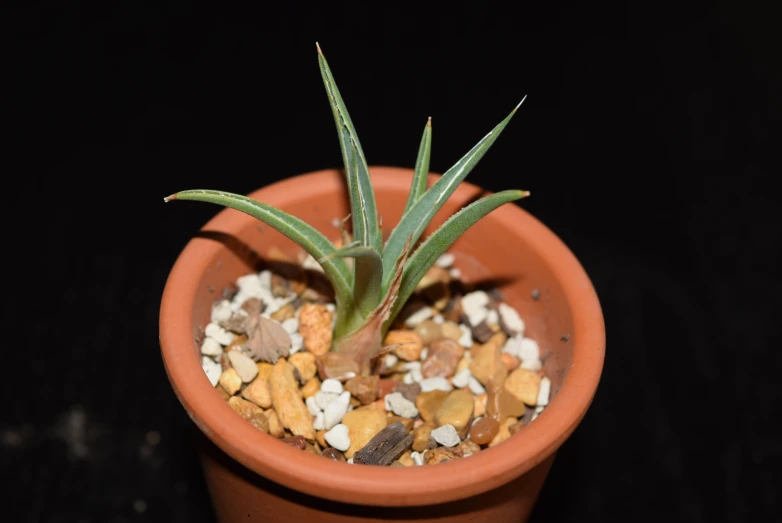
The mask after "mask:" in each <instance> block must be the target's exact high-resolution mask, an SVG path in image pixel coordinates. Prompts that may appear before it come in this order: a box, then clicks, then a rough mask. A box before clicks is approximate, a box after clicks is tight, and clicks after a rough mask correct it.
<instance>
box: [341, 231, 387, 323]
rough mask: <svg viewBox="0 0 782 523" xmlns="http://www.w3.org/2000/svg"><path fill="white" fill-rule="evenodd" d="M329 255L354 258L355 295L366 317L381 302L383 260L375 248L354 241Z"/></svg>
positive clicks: (357, 303) (360, 309)
mask: <svg viewBox="0 0 782 523" xmlns="http://www.w3.org/2000/svg"><path fill="white" fill-rule="evenodd" d="M329 257H340V258H354V259H355V282H354V284H353V297H354V299H355V301H356V305H357V306H358V308H359V311H360V312H361V314H362V316H363V317H364V318H366V317H368V316H369V315H370V314H371V313H372V311H373V310H375V308H376V307H377V305H378V303H380V284H381V283H382V281H383V262H382V261H381V259H380V255H379V254H378V252H377V251H376V250H375V249H372V248H370V247H364V246H363V245H359V243H358V242H354V243H352V244H351V245H347V246H345V247H342V248H341V249H338V250H337V251H336V252H334V253H332V254H331V255H330V256H329Z"/></svg>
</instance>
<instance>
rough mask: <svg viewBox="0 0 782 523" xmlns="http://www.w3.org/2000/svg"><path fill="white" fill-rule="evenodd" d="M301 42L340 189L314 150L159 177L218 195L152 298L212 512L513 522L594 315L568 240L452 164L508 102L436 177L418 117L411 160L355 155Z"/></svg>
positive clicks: (595, 358) (588, 344) (568, 417)
mask: <svg viewBox="0 0 782 523" xmlns="http://www.w3.org/2000/svg"><path fill="white" fill-rule="evenodd" d="M318 59H319V63H320V69H321V74H322V77H323V81H324V85H325V87H326V91H327V94H328V97H329V101H330V103H331V107H332V110H333V114H334V119H335V122H336V126H337V131H338V133H339V137H340V144H341V147H342V154H343V159H344V163H345V171H344V181H347V184H346V185H347V190H346V188H345V184H344V181H343V174H342V173H340V172H339V171H336V170H326V171H318V172H314V173H308V174H304V175H299V176H294V177H291V178H289V179H286V180H284V181H282V182H278V183H275V184H273V185H270V186H268V187H265V188H262V189H259V190H258V191H255V192H254V193H252V194H250V195H248V196H241V195H237V194H232V193H226V192H221V191H214V190H189V191H182V192H179V193H176V194H174V195H171V196H169V197H168V198H166V201H171V200H197V201H206V202H211V203H215V204H219V205H223V206H226V207H230V208H231V209H225V210H223V211H221V212H220V213H219V214H218V215H217V216H216V217H215V218H213V219H212V220H211V221H210V222H209V223H207V224H206V225H205V226H204V228H203V229H202V231H201V232H200V234H199V235H198V236H197V237H196V238H194V239H193V240H191V241H190V243H188V245H187V246H186V247H185V249H184V250H183V251H182V253H181V254H180V256H179V258H178V259H177V261H176V263H175V265H174V267H173V268H172V270H171V273H170V275H169V278H168V281H167V283H166V287H165V289H164V292H163V299H162V303H161V311H160V343H161V349H162V354H163V360H164V364H165V367H166V371H167V373H168V377H169V380H170V382H171V385H172V387H173V389H174V391H175V393H176V394H177V396H178V398H179V399H180V401H181V402H182V404H183V406H184V407H185V409H186V410H187V412H188V414H189V415H190V417H191V418H192V419H193V421H194V422H195V424H196V425H197V426H198V428H199V429H200V432H201V433H202V434H203V435H204V436H205V437H204V438H203V439H202V442H203V447H202V449H203V451H202V461H203V467H204V472H205V475H206V480H207V484H208V486H209V489H210V493H211V496H212V500H213V503H214V506H215V509H216V513H217V515H218V519H219V520H220V521H239V520H241V521H247V520H248V519H249V520H252V519H253V518H258V519H260V520H263V521H308V520H309V521H380V520H382V521H411V520H415V521H434V520H437V521H441V522H442V521H523V520H525V519H526V518H527V517H528V515H529V513H530V511H531V509H532V506H533V505H534V502H535V499H536V497H537V494H538V492H539V490H540V488H541V486H542V483H543V480H544V479H545V476H546V474H547V472H548V469H549V467H550V466H551V464H552V461H553V459H554V455H555V452H556V450H557V448H558V447H559V446H560V445H561V444H562V443H563V442H564V441H565V440H566V439H567V438H568V437H569V435H570V434H571V433H572V431H573V430H574V429H575V427H576V426H577V425H578V423H579V422H580V420H581V418H582V417H583V416H584V414H585V412H586V410H587V408H588V406H589V404H590V402H591V400H592V397H593V395H594V393H595V390H596V388H597V383H598V381H599V377H600V373H601V370H602V363H603V357H604V344H605V334H604V326H603V318H602V314H601V310H600V306H599V302H598V300H597V296H596V294H595V292H594V289H593V287H592V285H591V283H590V282H589V279H588V277H587V275H586V274H585V273H584V270H583V268H582V267H581V266H580V264H579V263H578V261H577V260H576V259H575V257H574V256H573V254H572V253H571V252H570V251H569V250H568V249H567V247H566V246H565V245H564V244H563V243H562V242H561V241H560V240H559V239H558V238H557V237H556V236H555V235H554V234H553V233H552V232H551V231H549V230H548V229H547V228H546V227H545V226H544V225H543V224H541V223H540V222H538V221H537V220H535V219H534V218H533V217H532V216H531V215H529V214H528V213H526V212H524V211H523V210H522V209H521V208H519V207H517V206H515V205H504V204H506V203H509V202H512V201H514V200H517V199H519V198H521V197H523V196H526V195H527V193H525V192H523V191H503V192H500V193H496V194H489V195H485V196H483V197H479V196H481V195H482V194H485V191H482V190H481V189H480V188H478V187H476V186H474V185H471V184H469V183H466V182H463V180H464V178H465V177H466V176H467V174H468V173H469V172H470V171H471V170H472V168H473V167H474V166H475V164H476V163H477V162H478V161H479V160H480V158H481V157H482V156H483V154H484V153H485V152H486V150H487V149H488V148H489V147H490V146H491V145H492V143H493V142H494V141H495V140H496V139H497V137H498V136H499V134H500V133H501V132H502V130H503V129H504V128H505V126H506V125H507V124H508V122H509V121H510V119H511V117H512V116H513V114H514V113H515V111H516V109H514V110H513V112H512V113H511V114H510V115H509V116H508V117H507V118H506V119H505V120H503V121H502V122H501V123H500V124H499V125H497V126H496V127H495V128H494V129H493V130H492V131H491V132H490V133H489V134H487V135H486V136H485V137H484V138H483V139H482V140H481V141H480V142H478V144H477V145H476V146H475V147H473V148H472V149H471V150H470V151H469V152H468V153H467V154H466V155H465V156H464V157H463V158H462V159H461V160H459V161H458V162H457V163H456V164H455V165H454V166H453V167H452V168H451V169H449V170H448V171H447V172H445V173H444V174H443V175H442V176H437V175H434V174H429V173H428V166H429V155H430V145H431V122H427V125H426V127H425V130H424V135H423V138H422V140H421V146H420V150H419V154H418V158H417V161H416V165H415V168H414V169H401V168H392V167H372V168H370V167H369V166H368V165H367V162H366V159H365V157H364V153H363V151H362V149H361V145H360V143H359V141H358V138H357V136H356V132H355V129H354V128H353V124H352V122H351V120H350V117H349V115H348V112H347V110H346V108H345V105H344V103H343V101H342V98H341V96H340V93H339V91H338V89H337V86H336V83H335V82H334V78H333V76H332V74H331V71H330V69H329V67H328V64H327V62H326V60H325V58H324V57H323V54H322V53H321V52H320V47H318ZM522 101H523V100H522ZM519 105H520V104H519ZM517 108H518V106H517ZM346 193H347V198H345V196H346ZM237 210H238V211H241V212H236V211H237ZM345 216H349V217H350V218H349V219H350V221H351V225H352V226H351V227H350V230H347V228H346V227H345V223H346V221H347V219H344V220H340V218H344V217H345ZM258 220H260V221H261V222H263V226H260V227H259V222H258ZM384 231H389V232H386V233H385V234H384ZM488 283H491V285H488ZM544 409H545V410H544ZM324 458H328V459H324Z"/></svg>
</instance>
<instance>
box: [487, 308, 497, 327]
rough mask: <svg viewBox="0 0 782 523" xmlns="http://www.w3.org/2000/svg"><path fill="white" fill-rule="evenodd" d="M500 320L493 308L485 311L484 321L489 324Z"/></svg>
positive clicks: (495, 323) (494, 323)
mask: <svg viewBox="0 0 782 523" xmlns="http://www.w3.org/2000/svg"><path fill="white" fill-rule="evenodd" d="M499 322H500V315H499V314H498V313H497V311H495V310H494V309H490V310H489V312H487V313H486V323H488V324H489V325H497V324H498V323H499Z"/></svg>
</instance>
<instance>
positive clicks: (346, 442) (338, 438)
mask: <svg viewBox="0 0 782 523" xmlns="http://www.w3.org/2000/svg"><path fill="white" fill-rule="evenodd" d="M323 439H325V440H326V443H328V444H329V445H331V446H332V447H334V448H335V449H337V450H339V451H341V452H345V451H346V450H348V449H349V448H350V436H349V435H348V426H347V425H344V424H342V423H340V424H338V425H334V426H333V427H332V428H331V429H329V431H328V432H327V433H325V434H324V435H323Z"/></svg>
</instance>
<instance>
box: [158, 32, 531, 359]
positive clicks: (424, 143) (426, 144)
mask: <svg viewBox="0 0 782 523" xmlns="http://www.w3.org/2000/svg"><path fill="white" fill-rule="evenodd" d="M318 62H319V64H320V72H321V76H322V77H323V83H324V85H325V87H326V92H327V94H328V99H329V102H330V104H331V109H332V112H333V113H334V121H335V123H336V126H337V132H338V134H339V143H340V147H341V149H342V158H343V161H344V164H345V175H346V177H347V186H348V193H349V197H350V206H351V214H350V217H351V225H352V238H353V241H352V242H351V243H349V244H348V245H344V246H342V247H339V248H338V247H337V246H335V245H334V244H333V243H332V242H331V241H330V240H329V239H328V238H326V236H324V235H323V234H321V233H320V232H319V231H317V230H316V229H315V228H314V227H312V226H310V225H308V224H307V223H305V222H303V221H302V220H300V219H298V218H296V217H295V216H291V215H290V214H287V213H285V212H283V211H281V210H279V209H277V208H275V207H272V206H271V205H267V204H265V203H263V202H259V201H255V200H253V199H250V198H247V197H245V196H241V195H239V194H233V193H228V192H224V191H215V190H187V191H182V192H178V193H176V194H173V195H171V196H168V197H167V198H165V201H170V200H196V201H203V202H211V203H215V204H218V205H223V206H225V207H230V208H232V209H236V210H238V211H241V212H244V213H247V214H249V215H251V216H253V217H255V218H257V219H258V220H260V221H262V222H264V223H266V224H267V225H269V226H271V227H273V228H275V229H277V230H278V231H280V232H281V233H282V234H284V235H285V236H287V237H288V238H290V239H291V240H292V241H293V242H295V243H296V244H298V245H299V246H300V247H301V248H303V249H304V250H305V251H307V252H308V253H309V254H310V255H312V256H313V257H314V258H315V260H317V261H318V262H319V263H320V265H321V267H322V268H323V271H324V273H325V274H326V276H327V277H328V278H329V280H330V281H331V285H332V286H333V288H334V295H335V299H336V318H335V324H334V333H333V334H334V336H333V340H334V342H333V346H332V350H335V351H338V352H340V353H343V354H345V355H347V356H348V357H350V358H352V359H354V360H355V361H356V363H357V364H358V365H359V368H360V369H361V372H362V374H369V373H371V369H372V364H373V362H375V361H376V359H377V357H378V356H379V355H381V354H383V353H384V352H385V351H384V348H383V344H382V342H383V338H384V335H385V333H386V330H387V329H388V327H389V326H390V324H391V323H392V321H393V320H394V318H395V317H396V316H397V314H398V313H399V311H400V310H402V306H403V305H404V304H405V302H406V301H407V300H408V299H409V298H410V296H411V295H412V293H413V292H414V290H415V288H416V285H417V284H418V283H419V281H420V280H421V279H422V278H423V276H424V275H425V274H426V272H427V271H428V270H429V268H430V267H431V266H432V265H433V264H434V262H435V261H436V260H437V259H438V258H439V257H440V255H441V254H443V253H444V252H445V251H446V250H447V249H448V248H449V247H450V246H451V245H452V244H453V243H454V242H455V241H456V239H457V238H459V236H461V235H462V234H463V233H464V232H465V231H466V230H467V229H468V228H470V227H471V226H472V225H473V224H475V223H476V222H478V221H479V220H480V219H481V218H483V217H484V216H486V215H487V214H488V213H490V212H491V211H493V210H494V209H496V208H497V207H499V206H500V205H502V204H505V203H508V202H512V201H514V200H518V199H520V198H523V197H525V196H528V195H529V193H528V192H526V191H519V190H509V191H502V192H499V193H496V194H493V195H491V196H487V197H484V198H482V199H480V200H478V201H475V202H473V203H471V204H470V205H468V206H466V207H464V208H462V209H461V210H459V211H458V212H457V213H456V214H454V215H453V216H451V217H450V218H449V219H448V220H447V221H446V222H445V223H443V224H442V225H441V226H440V227H439V228H438V229H437V230H436V231H435V232H434V233H432V234H431V235H430V236H428V237H427V238H426V239H425V240H424V241H423V242H421V243H420V244H418V240H419V239H420V238H421V235H422V233H423V232H424V229H426V226H427V225H428V224H429V222H430V221H431V220H432V218H433V217H434V215H435V214H436V213H437V211H438V210H439V209H440V208H441V207H442V206H443V204H444V203H445V202H446V200H447V199H448V198H449V196H450V195H451V194H452V193H453V192H454V191H455V190H456V188H457V186H458V185H459V183H460V182H461V181H462V180H464V179H465V177H466V176H467V175H468V174H469V173H470V171H471V170H472V169H473V167H475V165H476V164H477V163H478V161H479V160H480V159H481V158H482V157H483V155H484V154H485V153H486V151H487V150H488V149H489V147H491V145H492V144H493V143H494V141H495V140H496V139H497V137H498V136H499V135H500V133H501V132H502V130H503V129H504V128H505V126H506V125H507V124H508V122H509V121H510V119H511V118H512V117H513V114H514V113H515V112H516V109H518V107H519V106H520V105H521V102H520V103H519V105H517V106H516V107H515V108H514V109H513V111H512V112H511V113H510V114H509V115H508V116H507V117H506V118H505V119H504V120H503V121H502V122H500V123H499V124H498V125H497V126H496V127H495V128H494V129H492V130H491V131H490V132H489V133H488V134H487V135H486V136H484V137H483V139H481V140H480V141H479V142H478V143H477V144H476V145H475V146H474V147H473V148H472V149H470V151H469V152H468V153H467V154H465V155H464V156H463V157H462V158H461V159H460V160H459V161H458V162H456V164H455V165H454V166H453V167H451V168H450V169H448V170H447V171H446V172H445V174H443V175H442V177H441V178H440V179H439V180H437V182H435V183H434V184H433V185H432V187H430V188H428V189H427V174H428V172H429V158H430V151H431V139H432V128H431V119H430V120H429V121H427V124H426V127H425V128H424V133H423V137H422V138H421V145H420V148H419V151H418V157H417V159H416V163H415V174H414V177H413V182H412V187H411V188H410V195H409V197H408V199H407V204H406V205H405V209H404V213H403V215H402V218H401V219H400V221H399V223H398V224H397V225H396V227H394V229H393V230H392V231H391V234H390V235H389V237H388V239H387V240H386V241H385V242H384V241H383V236H382V233H381V227H380V218H379V216H378V212H377V207H376V205H375V194H374V191H373V189H372V182H371V180H370V177H369V169H368V167H367V161H366V158H365V156H364V151H363V150H362V148H361V144H360V142H359V141H358V136H357V135H356V130H355V128H354V127H353V122H352V121H351V119H350V116H349V115H348V111H347V109H346V108H345V104H344V102H343V101H342V97H341V96H340V93H339V90H338V89H337V85H336V83H335V82H334V77H333V75H332V74H331V70H330V69H329V66H328V63H327V62H326V58H325V57H324V56H323V53H322V52H321V49H320V46H318ZM525 98H526V97H525ZM523 101H524V100H523V99H522V102H523ZM417 244H418V245H417ZM416 245H417V247H415V248H413V247H414V246H416ZM345 258H353V260H354V261H353V263H352V264H348V263H345Z"/></svg>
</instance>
